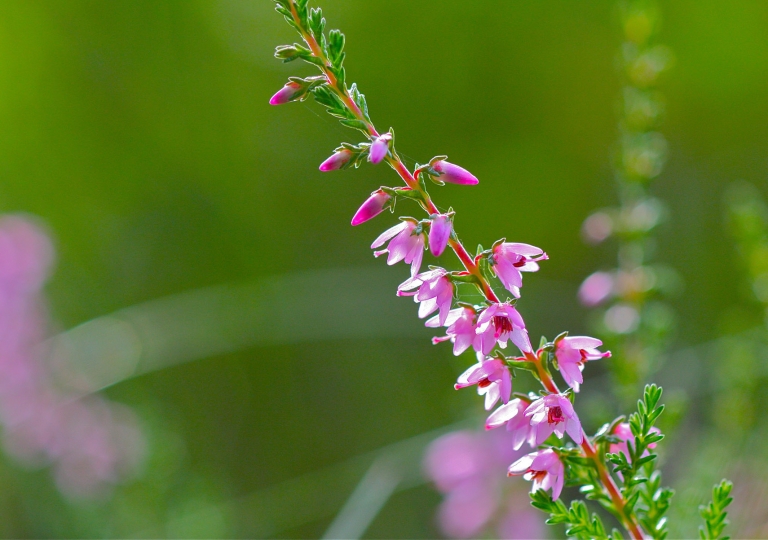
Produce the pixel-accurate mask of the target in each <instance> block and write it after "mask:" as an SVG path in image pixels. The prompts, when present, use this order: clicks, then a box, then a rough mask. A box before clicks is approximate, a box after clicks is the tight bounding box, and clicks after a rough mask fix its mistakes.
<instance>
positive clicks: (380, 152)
mask: <svg viewBox="0 0 768 540" xmlns="http://www.w3.org/2000/svg"><path fill="white" fill-rule="evenodd" d="M390 140H392V135H390V134H389V133H385V134H384V135H380V136H378V137H376V139H375V140H374V141H373V143H372V144H371V148H370V150H369V151H368V159H369V160H370V161H371V163H373V164H376V163H379V162H380V161H381V160H382V159H384V158H385V157H386V156H387V152H388V151H389V141H390Z"/></svg>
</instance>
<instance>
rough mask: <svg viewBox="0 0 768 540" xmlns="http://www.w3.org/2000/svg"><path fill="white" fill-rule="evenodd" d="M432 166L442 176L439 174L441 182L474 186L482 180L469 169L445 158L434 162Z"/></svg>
mask: <svg viewBox="0 0 768 540" xmlns="http://www.w3.org/2000/svg"><path fill="white" fill-rule="evenodd" d="M432 168H433V169H435V170H436V171H437V172H439V173H440V176H438V177H437V179H438V180H440V181H441V182H448V183H450V184H461V185H464V186H472V185H475V184H477V183H479V182H480V181H479V180H478V179H477V178H476V177H475V176H474V175H473V174H472V173H471V172H469V171H468V170H466V169H464V168H462V167H459V166H458V165H454V164H453V163H449V162H447V161H444V160H440V161H436V162H435V163H433V164H432Z"/></svg>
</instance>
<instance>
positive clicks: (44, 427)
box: [0, 215, 143, 496]
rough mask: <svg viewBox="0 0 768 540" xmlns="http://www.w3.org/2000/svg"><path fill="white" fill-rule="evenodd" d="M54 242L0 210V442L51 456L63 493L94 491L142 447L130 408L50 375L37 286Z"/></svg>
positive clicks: (22, 452)
mask: <svg viewBox="0 0 768 540" xmlns="http://www.w3.org/2000/svg"><path fill="white" fill-rule="evenodd" d="M52 262H53V246H52V245H51V242H50V240H49V239H48V237H47V235H46V234H45V233H44V232H43V230H42V229H41V228H40V227H39V226H38V225H37V224H36V223H35V222H33V221H32V220H30V219H29V218H27V217H22V216H13V215H5V216H2V217H0V299H2V305H3V309H2V310H0V372H2V377H0V424H2V426H3V439H4V440H3V442H4V444H5V447H6V449H7V450H8V451H9V452H10V453H11V454H12V455H14V456H15V457H17V458H18V459H19V460H21V461H23V462H25V463H30V464H34V465H40V464H49V463H50V464H52V466H53V471H54V475H55V477H56V482H57V484H58V486H59V487H60V488H61V489H62V490H63V491H64V492H65V493H66V494H68V495H72V496H88V495H95V494H96V493H98V492H99V491H101V490H102V489H103V488H104V487H105V486H107V485H109V484H112V483H115V482H117V481H118V480H120V479H121V478H122V477H124V476H125V475H126V474H130V473H132V472H133V471H134V470H135V468H136V466H137V465H138V461H139V460H140V458H141V455H142V447H143V443H142V439H141V434H140V433H139V431H138V426H137V424H136V420H135V418H134V415H133V414H132V412H131V411H130V410H128V409H127V408H125V407H121V406H118V405H116V404H114V403H110V402H109V401H107V400H105V399H103V398H101V397H99V396H95V395H94V396H89V397H87V398H78V396H76V395H71V394H70V393H68V392H66V391H65V390H63V389H62V388H61V387H60V386H59V385H57V384H56V383H55V382H54V380H55V379H61V378H62V375H63V374H62V373H59V372H57V373H54V372H53V371H52V369H51V362H50V356H51V354H52V351H51V350H50V342H49V341H46V338H47V337H48V336H47V330H48V317H47V313H46V310H45V305H44V298H43V293H42V287H43V285H44V284H45V281H46V279H47V277H48V272H49V270H50V267H51V264H52Z"/></svg>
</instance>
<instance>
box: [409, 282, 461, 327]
mask: <svg viewBox="0 0 768 540" xmlns="http://www.w3.org/2000/svg"><path fill="white" fill-rule="evenodd" d="M417 287H418V289H419V290H418V291H416V292H406V291H412V290H413V289H415V288H417ZM397 295H398V296H413V299H414V301H416V302H421V305H420V306H419V318H420V319H423V318H424V317H426V316H427V315H430V314H431V313H432V312H434V311H435V310H436V309H439V310H440V311H439V313H438V315H437V320H438V322H439V324H440V326H442V325H443V324H445V321H446V319H447V318H448V313H449V312H450V310H451V301H452V300H453V282H451V280H450V279H449V278H448V277H446V271H445V270H443V269H442V268H435V269H434V270H430V271H428V272H422V273H421V274H417V275H415V276H414V277H412V278H410V279H407V280H405V281H404V282H402V283H401V284H400V285H399V286H398V287H397Z"/></svg>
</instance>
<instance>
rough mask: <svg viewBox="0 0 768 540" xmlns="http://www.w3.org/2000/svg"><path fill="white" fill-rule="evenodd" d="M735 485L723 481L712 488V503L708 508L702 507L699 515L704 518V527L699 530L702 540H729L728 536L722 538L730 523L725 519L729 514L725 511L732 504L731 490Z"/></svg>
mask: <svg viewBox="0 0 768 540" xmlns="http://www.w3.org/2000/svg"><path fill="white" fill-rule="evenodd" d="M732 488H733V484H732V483H731V482H729V481H728V480H725V479H723V480H722V481H721V482H720V483H719V484H717V485H716V486H715V487H714V488H712V501H711V502H710V503H709V504H708V505H707V506H700V507H699V513H700V514H701V517H703V518H704V526H702V527H700V528H699V535H700V536H701V538H702V540H728V538H729V537H728V536H722V534H723V531H724V530H725V526H726V525H728V521H727V520H726V519H725V518H726V517H727V516H728V512H726V511H725V509H726V508H727V507H728V505H729V504H731V502H733V497H731V496H730V495H731V489H732Z"/></svg>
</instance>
